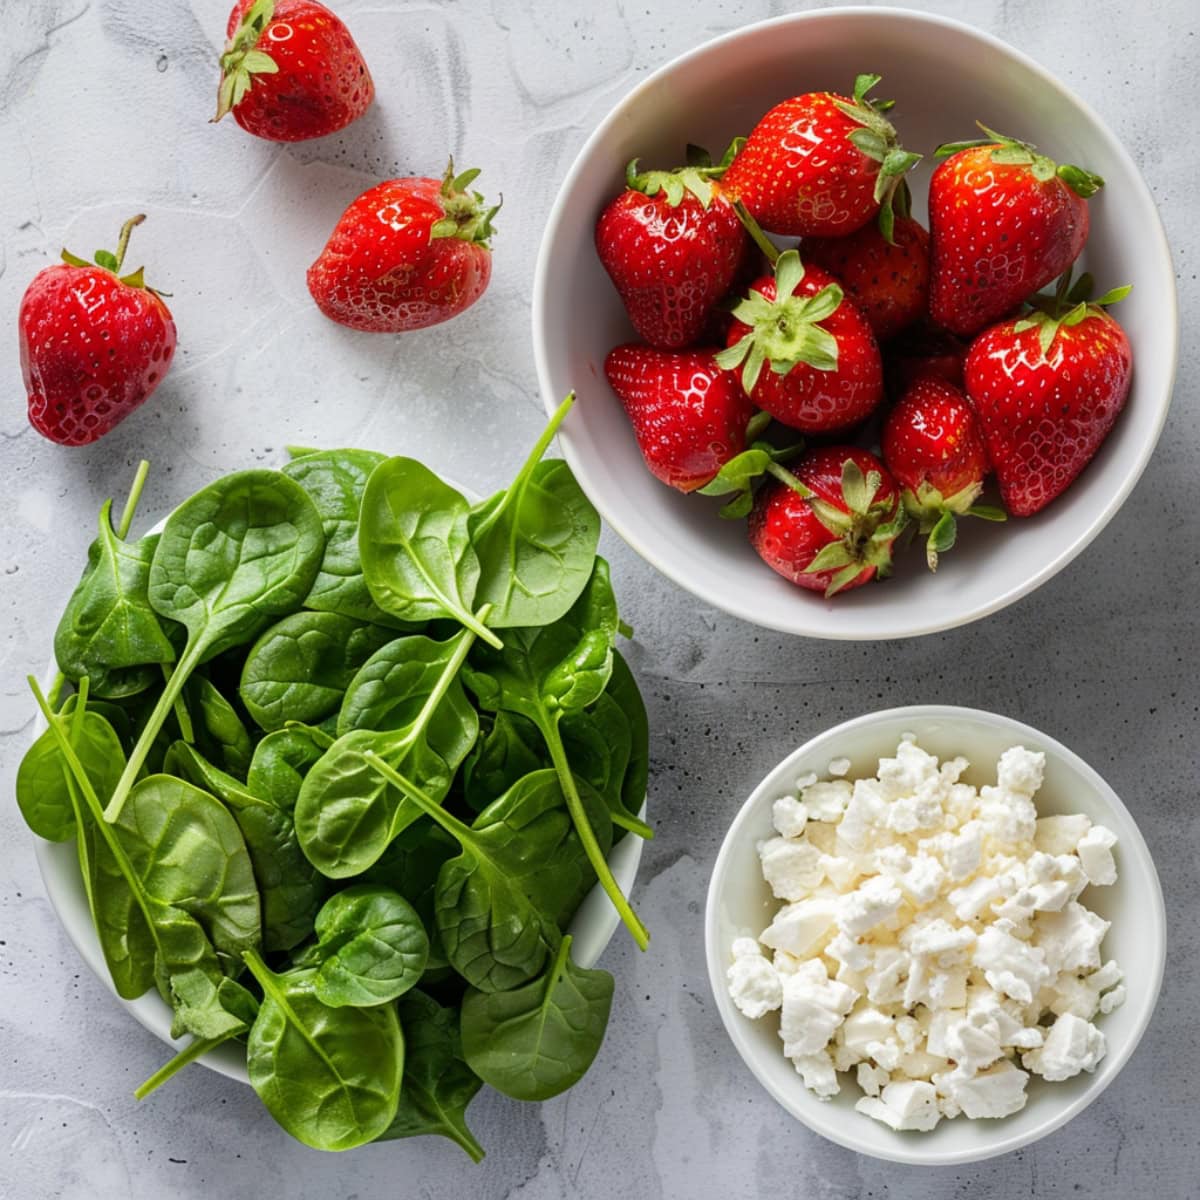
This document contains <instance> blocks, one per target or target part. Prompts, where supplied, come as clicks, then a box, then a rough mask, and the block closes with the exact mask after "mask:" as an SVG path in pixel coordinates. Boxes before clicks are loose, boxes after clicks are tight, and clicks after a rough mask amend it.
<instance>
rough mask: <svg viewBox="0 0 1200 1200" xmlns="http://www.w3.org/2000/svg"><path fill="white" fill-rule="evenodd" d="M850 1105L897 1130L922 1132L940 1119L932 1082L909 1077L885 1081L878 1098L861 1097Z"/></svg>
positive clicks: (940, 1115) (926, 1130)
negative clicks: (895, 1080)
mask: <svg viewBox="0 0 1200 1200" xmlns="http://www.w3.org/2000/svg"><path fill="white" fill-rule="evenodd" d="M854 1108H855V1110H856V1111H857V1112H860V1113H865V1114H866V1115H867V1116H868V1117H874V1118H875V1120H876V1121H882V1122H883V1123H884V1124H885V1125H888V1126H890V1127H891V1128H892V1129H895V1130H897V1131H900V1130H906V1129H913V1130H919V1131H921V1132H923V1133H926V1132H928V1131H929V1130H930V1129H932V1128H933V1127H934V1126H935V1125H936V1124H937V1123H938V1121H940V1120H941V1119H942V1114H941V1112H940V1111H939V1110H938V1105H937V1092H935V1091H934V1089H933V1084H931V1083H924V1082H920V1081H915V1080H911V1079H906V1080H903V1081H900V1082H895V1083H889V1084H888V1085H887V1086H886V1087H885V1088H884V1089H883V1091H882V1092H881V1093H880V1095H879V1096H878V1098H876V1097H874V1096H864V1097H863V1098H862V1099H861V1100H859V1101H858V1102H857V1103H856V1104H855V1105H854Z"/></svg>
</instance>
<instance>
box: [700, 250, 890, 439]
mask: <svg viewBox="0 0 1200 1200" xmlns="http://www.w3.org/2000/svg"><path fill="white" fill-rule="evenodd" d="M734 318H735V320H734V324H733V327H732V329H731V330H730V332H729V345H728V347H727V348H726V349H725V350H723V351H721V353H720V354H719V355H718V356H717V362H718V363H719V364H720V365H721V366H722V367H725V368H726V369H727V370H738V372H739V375H740V377H741V380H742V385H743V387H744V388H745V389H746V393H747V394H748V395H749V396H750V398H751V399H752V400H753V401H754V403H755V404H756V405H757V406H758V407H759V408H761V409H763V410H764V411H766V412H769V413H770V414H771V415H772V416H773V417H774V418H775V419H776V420H778V421H782V422H783V424H785V425H790V426H791V427H792V428H793V429H799V430H801V431H803V432H805V433H834V432H837V431H840V430H844V429H848V428H850V427H851V426H853V425H856V424H858V422H859V421H862V420H863V419H864V418H866V417H868V416H870V414H871V412H872V411H873V410H874V408H875V406H876V405H877V404H878V403H879V401H880V399H881V398H882V396H883V369H882V365H881V362H880V357H879V347H878V345H877V344H876V342H875V335H874V334H873V333H872V332H871V327H870V325H868V323H867V320H866V318H865V317H864V316H863V315H862V313H861V312H859V310H858V309H857V308H856V307H855V305H853V304H852V303H851V302H850V301H849V300H847V299H846V298H845V295H844V293H843V291H842V288H841V286H840V285H839V284H838V282H837V280H836V279H834V278H833V276H832V275H829V274H827V273H826V272H825V271H822V270H821V268H820V267H811V266H810V267H806V266H805V265H804V264H803V263H802V262H801V261H800V256H799V254H798V253H797V252H796V251H795V250H788V251H785V252H784V253H783V254H781V255H780V256H779V260H778V262H777V264H776V267H775V274H774V276H769V275H768V276H763V277H762V278H761V279H759V280H757V281H756V282H755V283H754V285H753V286H752V287H751V289H750V294H749V296H748V297H747V298H746V299H745V300H743V301H742V302H741V303H740V304H739V305H738V306H737V308H736V309H734Z"/></svg>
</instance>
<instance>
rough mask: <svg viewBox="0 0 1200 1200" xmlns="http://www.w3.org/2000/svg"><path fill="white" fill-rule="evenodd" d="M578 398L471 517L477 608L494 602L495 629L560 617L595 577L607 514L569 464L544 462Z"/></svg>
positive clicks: (492, 622)
mask: <svg viewBox="0 0 1200 1200" xmlns="http://www.w3.org/2000/svg"><path fill="white" fill-rule="evenodd" d="M574 398H575V397H574V394H572V395H570V396H568V397H567V399H566V400H564V401H563V403H562V404H561V405H560V406H559V408H558V411H557V412H556V413H555V414H554V417H553V418H552V419H551V421H550V423H549V425H547V426H546V429H545V431H544V432H543V434H542V436H541V437H540V438H539V439H538V442H537V444H536V445H535V446H534V448H533V452H532V453H531V454H530V456H529V458H528V459H527V460H526V462H525V465H524V466H523V467H522V468H521V470H520V472H519V473H518V475H517V477H516V478H515V479H514V480H513V481H512V483H511V484H510V485H509V486H508V487H507V488H506V489H505V490H504V491H502V492H498V493H497V494H496V495H495V496H493V497H492V498H491V499H490V500H487V501H485V502H484V503H483V504H481V505H479V506H478V507H477V508H476V509H475V510H474V511H473V512H472V513H471V516H470V520H469V522H468V530H469V532H470V535H471V545H472V546H473V547H474V550H475V553H476V555H477V556H478V559H479V569H480V575H479V584H478V587H477V588H476V591H475V604H476V605H480V604H491V605H492V615H491V616H490V617H489V619H488V624H489V625H490V626H492V627H493V628H495V629H508V628H511V627H512V626H514V625H545V624H548V623H549V622H550V621H556V620H558V618H559V617H561V616H562V615H563V613H565V612H566V611H567V609H569V608H570V607H571V605H572V604H574V603H575V600H576V598H577V597H578V595H579V593H580V592H581V591H582V590H583V588H584V586H585V585H586V584H587V581H588V578H589V577H590V576H591V573H592V562H593V560H594V559H595V557H596V545H597V543H598V542H599V540H600V517H599V514H598V513H597V512H596V510H595V509H594V508H593V507H592V504H591V502H590V501H589V500H588V498H587V497H586V496H585V495H584V494H583V490H582V489H581V488H580V486H579V484H578V483H576V481H575V476H574V475H573V474H572V473H571V468H570V467H568V466H567V464H566V463H565V462H562V461H561V460H559V459H552V460H550V461H549V462H542V461H540V460H541V458H542V455H543V454H545V452H546V449H547V447H548V446H549V445H550V442H551V440H552V439H553V437H554V435H555V433H557V432H558V427H559V425H560V424H561V423H562V421H563V418H564V417H565V416H566V415H567V412H568V411H569V410H570V407H571V404H572V403H573V402H574Z"/></svg>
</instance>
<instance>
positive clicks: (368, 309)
mask: <svg viewBox="0 0 1200 1200" xmlns="http://www.w3.org/2000/svg"><path fill="white" fill-rule="evenodd" d="M478 174H479V172H478V171H464V172H463V173H462V174H461V175H458V176H455V174H454V163H453V162H451V163H450V165H449V167H448V168H447V169H446V174H445V175H444V176H443V177H442V179H440V180H438V179H427V178H413V179H389V180H387V181H386V182H384V183H380V184H376V185H375V187H373V188H369V189H368V190H367V191H365V192H363V194H362V195H361V196H359V197H358V199H357V200H355V201H353V202H352V203H351V205H350V207H349V208H347V209H346V211H345V212H344V213H342V215H341V217H340V218H339V220H338V223H337V224H336V225H335V226H334V227H333V233H331V234H330V235H329V241H328V242H326V243H325V249H324V250H322V251H321V253H320V255H319V256H318V257H317V261H316V262H314V263H313V265H312V266H311V267H309V268H308V290H309V292H311V293H312V298H313V299H314V300H315V301H316V302H317V307H318V308H319V309H320V310H321V311H322V312H323V313H324V314H325V315H326V316H327V317H328V318H329V319H330V320H331V321H337V322H338V324H339V325H347V326H349V327H350V328H351V329H361V330H364V331H366V332H368V333H402V332H404V331H405V330H408V329H424V328H426V327H427V326H430V325H437V324H439V323H440V322H441V321H448V320H449V319H450V318H451V317H455V316H457V315H458V314H459V313H460V312H462V311H463V310H464V309H467V308H470V306H471V305H472V304H474V303H475V301H476V300H478V299H479V297H480V296H482V295H483V293H484V290H485V289H486V288H487V285H488V280H489V279H490V278H491V273H492V252H491V249H490V248H489V246H488V239H489V238H490V237H491V236H492V233H493V229H492V218H493V217H494V216H495V215H496V212H497V210H498V209H499V205H497V206H496V207H495V208H488V209H485V208H484V207H483V197H482V196H481V195H480V194H479V193H478V192H469V191H467V188H468V186H469V185H470V184H471V182H472V181H473V180H474V179H475V177H476V176H477V175H478Z"/></svg>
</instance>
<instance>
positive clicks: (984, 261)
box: [929, 126, 1104, 337]
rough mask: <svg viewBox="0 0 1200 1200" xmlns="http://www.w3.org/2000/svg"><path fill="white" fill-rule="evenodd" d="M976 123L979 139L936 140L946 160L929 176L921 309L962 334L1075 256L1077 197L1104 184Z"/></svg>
mask: <svg viewBox="0 0 1200 1200" xmlns="http://www.w3.org/2000/svg"><path fill="white" fill-rule="evenodd" d="M980 128H981V129H983V131H984V133H986V134H987V140H986V141H982V142H957V143H954V144H952V145H947V146H941V147H939V149H938V154H939V155H943V154H949V155H950V156H951V157H949V158H948V159H946V161H945V162H944V163H942V164H941V165H940V166H939V167H938V168H937V170H936V171H934V173H933V178H932V179H931V180H930V183H929V232H930V237H931V241H932V260H933V262H932V274H931V277H930V294H929V309H930V312H931V314H932V315H933V319H934V320H935V321H936V322H937V323H938V324H939V325H943V326H945V328H947V329H949V330H950V331H951V332H952V333H957V334H959V335H960V336H962V337H970V336H971V335H973V334H976V333H978V332H979V331H980V330H981V329H983V328H984V327H985V326H986V325H990V324H991V323H992V322H993V321H997V320H999V319H1000V318H1001V317H1004V316H1005V315H1006V314H1008V313H1011V312H1012V311H1013V310H1014V309H1015V308H1016V307H1017V306H1018V305H1019V304H1021V302H1022V301H1024V300H1025V299H1027V298H1028V297H1029V296H1031V295H1032V294H1033V293H1034V292H1036V291H1037V290H1038V288H1040V287H1043V286H1044V285H1045V284H1047V283H1049V282H1050V281H1051V280H1052V279H1055V278H1056V277H1057V276H1059V275H1061V274H1062V273H1063V272H1064V271H1065V270H1066V269H1067V268H1068V267H1069V266H1070V265H1071V264H1072V263H1073V262H1074V261H1075V259H1076V258H1078V257H1079V252H1080V251H1081V250H1082V249H1083V244H1084V242H1085V241H1087V235H1088V207H1087V203H1086V198H1087V197H1088V196H1092V195H1094V194H1095V193H1096V192H1097V191H1099V189H1100V188H1101V187H1102V186H1103V185H1104V180H1103V179H1101V178H1100V177H1099V176H1098V175H1092V174H1090V173H1089V172H1087V171H1084V170H1082V169H1081V168H1080V167H1073V166H1069V165H1064V166H1061V167H1060V166H1058V165H1057V164H1055V163H1054V162H1052V161H1051V160H1050V159H1049V158H1047V157H1046V156H1045V155H1044V154H1039V153H1038V152H1037V151H1036V149H1035V148H1034V147H1033V146H1031V145H1029V144H1028V143H1026V142H1018V141H1014V140H1013V139H1012V138H1007V137H1004V136H1003V135H1002V134H998V133H994V132H993V131H992V130H990V129H987V128H985V127H984V126H980Z"/></svg>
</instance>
